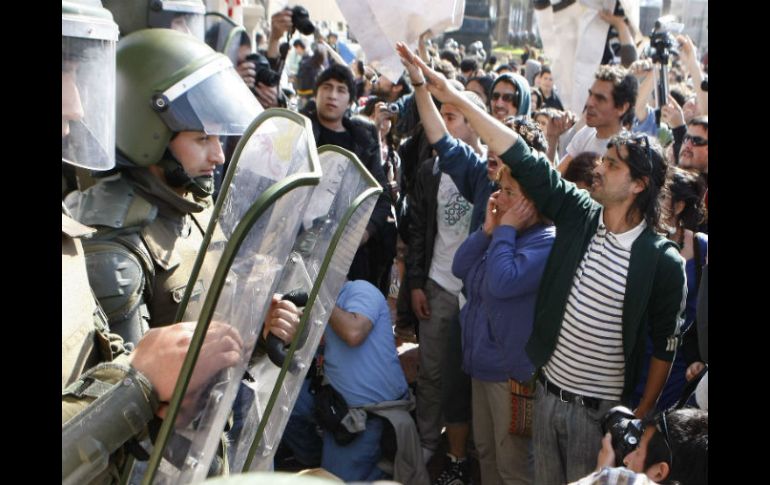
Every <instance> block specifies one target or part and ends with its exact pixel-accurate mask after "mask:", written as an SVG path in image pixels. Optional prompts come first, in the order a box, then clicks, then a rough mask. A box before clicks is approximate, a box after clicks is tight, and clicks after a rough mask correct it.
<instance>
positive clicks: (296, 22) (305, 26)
mask: <svg viewBox="0 0 770 485" xmlns="http://www.w3.org/2000/svg"><path fill="white" fill-rule="evenodd" d="M291 24H292V26H293V29H292V34H293V33H294V30H299V31H300V32H301V33H302V35H311V34H312V33H313V32H315V25H313V22H311V21H310V13H308V11H307V9H306V8H305V7H303V6H301V5H295V6H294V7H293V8H292V9H291Z"/></svg>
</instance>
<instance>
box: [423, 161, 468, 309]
mask: <svg viewBox="0 0 770 485" xmlns="http://www.w3.org/2000/svg"><path fill="white" fill-rule="evenodd" d="M437 197H438V204H437V205H436V222H437V224H438V233H437V234H436V240H435V242H434V244H433V258H432V259H431V263H430V271H429V273H428V276H429V277H430V279H432V280H433V281H435V282H436V283H438V284H439V285H440V286H441V287H442V288H444V289H445V290H446V291H448V292H450V293H453V294H455V295H456V294H458V293H460V290H461V289H462V287H463V282H462V281H461V280H460V279H459V278H457V277H455V275H453V274H452V261H453V260H454V257H455V252H457V248H459V247H460V245H461V244H462V243H463V242H464V241H465V239H466V238H467V237H468V231H469V230H470V227H471V212H473V204H471V203H470V202H468V201H467V200H465V198H463V196H462V195H460V191H459V190H457V186H456V185H455V183H454V182H452V177H450V176H449V175H447V174H445V173H442V174H441V181H440V182H439V185H438V195H437Z"/></svg>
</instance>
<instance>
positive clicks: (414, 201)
mask: <svg viewBox="0 0 770 485" xmlns="http://www.w3.org/2000/svg"><path fill="white" fill-rule="evenodd" d="M434 163H435V158H429V159H427V160H424V161H423V162H422V163H421V164H420V167H419V168H418V170H417V176H416V177H415V180H414V188H413V190H412V191H411V193H410V195H409V217H410V221H409V248H408V250H407V253H406V274H407V278H408V279H409V288H411V289H415V288H425V282H426V281H427V279H428V273H429V272H430V264H431V261H432V259H433V246H434V243H435V241H436V234H437V233H438V222H437V221H436V209H437V206H438V187H439V183H440V182H441V172H438V173H434V172H433V165H434Z"/></svg>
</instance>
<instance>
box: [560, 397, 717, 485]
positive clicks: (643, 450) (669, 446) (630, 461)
mask: <svg viewBox="0 0 770 485" xmlns="http://www.w3.org/2000/svg"><path fill="white" fill-rule="evenodd" d="M613 411H614V410H613ZM613 411H610V413H612V412H613ZM631 424H632V425H634V426H639V427H640V428H641V429H642V430H643V432H642V434H641V439H640V440H639V441H638V446H637V447H636V448H634V449H633V451H631V452H630V453H627V454H626V456H625V457H624V458H623V464H624V465H625V466H626V469H622V468H621V469H617V468H611V467H614V466H615V465H616V463H617V462H616V454H617V453H616V449H614V447H613V441H614V440H615V437H614V436H613V435H614V434H615V433H611V432H607V433H606V434H605V435H604V438H603V439H602V449H601V450H600V451H599V455H598V457H597V462H596V472H594V473H592V474H591V475H589V476H587V477H585V478H583V479H581V480H580V481H578V482H575V483H577V484H579V485H587V484H592V483H634V484H637V483H645V482H644V481H638V480H636V481H633V482H632V481H631V480H628V481H627V482H626V481H620V480H619V481H617V482H612V481H610V482H606V481H599V479H601V478H602V477H612V476H615V477H617V476H618V475H626V476H627V475H628V472H629V471H631V472H635V473H643V474H645V475H646V476H647V478H649V479H650V480H654V482H655V483H660V484H678V485H695V484H706V483H708V476H707V474H708V411H704V410H701V409H678V410H675V411H668V412H665V413H658V414H655V415H653V416H649V417H647V418H645V419H643V420H631ZM616 429H617V428H616ZM618 431H620V432H622V431H621V430H618ZM616 433H617V431H616ZM618 438H620V437H618Z"/></svg>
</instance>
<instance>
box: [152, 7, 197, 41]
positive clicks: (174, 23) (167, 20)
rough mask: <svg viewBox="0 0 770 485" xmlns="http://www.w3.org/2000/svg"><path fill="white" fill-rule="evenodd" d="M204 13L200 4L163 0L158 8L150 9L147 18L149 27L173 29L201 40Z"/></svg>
mask: <svg viewBox="0 0 770 485" xmlns="http://www.w3.org/2000/svg"><path fill="white" fill-rule="evenodd" d="M205 13H206V8H205V7H204V6H203V5H202V4H196V3H195V2H192V3H191V2H184V1H169V0H165V1H163V2H162V5H161V9H160V10H153V9H151V10H150V13H149V19H148V20H149V24H150V27H151V28H164V29H173V30H177V31H179V32H182V33H185V34H190V35H192V36H193V37H195V38H196V39H198V40H200V41H203V40H204V33H205V25H206V21H205V17H204V16H205Z"/></svg>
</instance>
